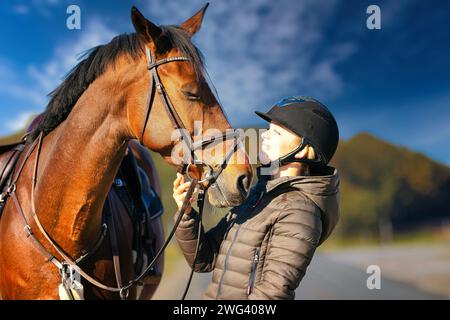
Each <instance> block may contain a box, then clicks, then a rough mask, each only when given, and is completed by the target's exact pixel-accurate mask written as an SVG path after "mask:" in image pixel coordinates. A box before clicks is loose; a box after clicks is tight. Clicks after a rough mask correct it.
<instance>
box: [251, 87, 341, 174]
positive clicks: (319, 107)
mask: <svg viewBox="0 0 450 320" xmlns="http://www.w3.org/2000/svg"><path fill="white" fill-rule="evenodd" d="M255 113H256V114H257V115H258V116H260V117H261V118H263V119H264V120H266V121H269V122H271V121H275V122H277V123H279V124H281V125H283V126H284V127H286V128H287V129H289V130H291V131H292V132H294V133H295V134H297V135H299V136H300V137H302V143H301V145H300V146H299V147H298V148H296V149H295V150H293V151H292V152H290V153H288V154H287V155H285V156H283V157H281V158H280V159H279V162H280V164H286V163H290V162H303V163H308V164H310V165H318V166H324V165H326V164H328V162H329V161H330V160H331V158H332V157H333V155H334V153H335V151H336V148H337V145H338V142H339V129H338V126H337V123H336V120H335V119H334V117H333V115H332V114H331V112H330V110H328V108H327V107H325V106H324V105H323V104H322V103H320V102H319V101H317V100H315V99H313V98H310V97H304V96H293V97H288V98H285V99H282V100H281V101H279V102H278V103H277V104H275V105H274V106H273V107H272V108H271V109H270V110H269V112H267V113H264V112H259V111H256V112H255ZM308 144H309V145H310V146H312V147H313V148H314V151H315V152H316V159H313V160H311V159H296V158H295V155H296V154H297V153H298V152H299V151H301V150H302V149H303V148H304V147H306V145H308Z"/></svg>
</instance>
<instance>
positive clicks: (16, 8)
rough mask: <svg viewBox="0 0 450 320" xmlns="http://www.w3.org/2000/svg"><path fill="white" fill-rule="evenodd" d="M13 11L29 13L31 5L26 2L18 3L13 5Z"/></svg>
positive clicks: (22, 13)
mask: <svg viewBox="0 0 450 320" xmlns="http://www.w3.org/2000/svg"><path fill="white" fill-rule="evenodd" d="M12 10H13V12H15V13H17V14H21V15H27V14H28V13H30V7H28V6H26V5H24V4H16V5H14V6H13V7H12Z"/></svg>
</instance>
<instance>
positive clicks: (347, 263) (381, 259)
mask: <svg viewBox="0 0 450 320" xmlns="http://www.w3.org/2000/svg"><path fill="white" fill-rule="evenodd" d="M444 250H447V249H446V247H439V248H438V249H436V250H435V252H434V253H433V254H434V256H433V257H442V252H444ZM431 251H432V250H431ZM445 252H447V251H445ZM427 254H428V257H427V258H428V260H430V256H431V254H430V248H428V247H414V248H402V247H400V248H378V249H356V250H346V251H342V252H332V253H321V252H318V253H317V254H316V256H315V257H314V259H313V261H312V262H311V265H310V266H309V267H308V271H307V273H306V276H305V278H304V279H303V280H302V282H301V284H300V286H299V287H298V288H297V290H296V299H299V300H308V299H332V300H333V299H344V300H346V299H350V300H352V299H365V300H373V299H387V300H391V299H408V300H409V299H413V300H414V299H425V300H426V299H448V298H449V295H446V293H447V292H446V291H445V290H447V289H446V288H447V286H446V285H445V286H443V288H437V289H436V288H434V289H433V288H431V289H430V288H427V287H425V289H424V288H422V287H421V286H420V284H421V281H422V282H423V281H424V280H426V279H425V277H426V275H425V274H423V271H422V275H421V276H422V277H424V278H423V279H417V277H416V274H417V270H416V269H418V270H422V269H423V268H422V267H420V265H418V266H417V268H414V267H412V264H411V257H414V258H415V259H418V260H419V261H422V258H423V256H424V255H425V256H426V255H427ZM393 256H395V259H394V260H392V257H393ZM446 258H448V257H446ZM436 259H437V258H436ZM436 259H435V260H436ZM393 261H394V262H395V267H392V266H391V264H392V262H393ZM442 263H443V262H442V261H437V262H436V263H435V268H438V267H439V268H441V269H442V266H443V265H442ZM445 263H447V265H444V267H445V268H446V269H445V270H446V271H447V274H446V277H444V275H442V274H441V276H442V277H443V278H442V279H448V278H449V274H450V260H447V259H446V260H445ZM371 264H377V265H379V266H380V268H381V288H380V289H372V290H369V289H368V288H367V285H366V282H367V278H368V277H369V276H370V274H367V273H366V268H367V266H368V265H371ZM175 269H176V272H173V274H171V275H165V278H163V281H162V283H161V286H160V288H159V289H158V291H157V292H156V294H155V296H154V299H180V297H181V294H182V292H183V290H184V286H185V284H186V281H187V279H188V275H189V269H188V266H187V264H186V262H185V261H180V262H179V265H178V266H177V267H176V268H175ZM427 270H428V271H429V272H431V273H432V274H431V275H432V276H433V277H434V278H435V277H436V272H437V270H438V269H432V268H431V265H430V266H428V268H427ZM385 271H386V272H385ZM414 272H415V273H414ZM210 279H211V273H209V274H194V277H193V280H192V285H191V289H190V291H189V294H188V296H187V299H202V294H203V292H204V291H205V290H206V287H207V286H208V283H209V282H210ZM394 279H396V280H394ZM398 279H400V280H401V281H399V280H398ZM411 279H413V280H411ZM442 279H441V280H440V281H436V282H439V283H441V284H442ZM418 280H421V281H418ZM426 282H427V283H430V281H428V280H427V281H426ZM439 289H440V290H441V291H439ZM442 290H444V291H442Z"/></svg>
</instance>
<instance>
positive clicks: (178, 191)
mask: <svg viewBox="0 0 450 320" xmlns="http://www.w3.org/2000/svg"><path fill="white" fill-rule="evenodd" d="M190 185H191V183H190V182H189V181H188V182H184V177H183V175H182V174H179V173H177V178H176V179H175V180H174V182H173V198H174V200H175V202H176V203H177V206H178V209H181V207H182V206H183V202H184V199H186V193H187V191H188V189H189V186H190ZM192 201H194V198H192V197H191V199H189V204H188V206H187V207H186V211H185V212H184V213H185V214H189V213H191V210H192V207H191V203H192Z"/></svg>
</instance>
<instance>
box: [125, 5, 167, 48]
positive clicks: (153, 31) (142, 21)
mask: <svg viewBox="0 0 450 320" xmlns="http://www.w3.org/2000/svg"><path fill="white" fill-rule="evenodd" d="M131 21H132V22H133V26H134V29H135V30H136V32H137V33H138V34H139V35H141V36H142V37H143V38H144V39H145V40H146V41H152V42H153V43H155V42H156V40H157V39H158V37H159V35H160V34H161V28H160V27H158V26H157V25H155V24H153V23H152V22H150V21H148V20H147V19H146V18H145V17H144V16H143V15H142V13H141V12H140V11H139V10H138V9H137V8H136V7H135V6H133V7H132V8H131Z"/></svg>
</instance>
